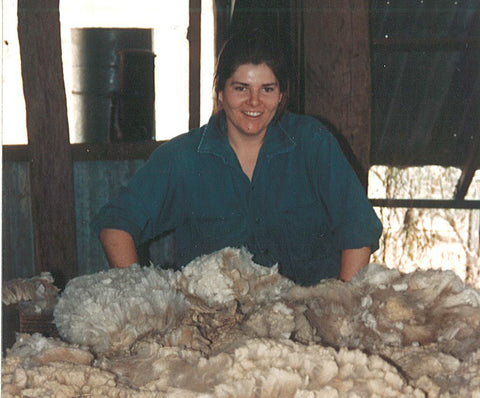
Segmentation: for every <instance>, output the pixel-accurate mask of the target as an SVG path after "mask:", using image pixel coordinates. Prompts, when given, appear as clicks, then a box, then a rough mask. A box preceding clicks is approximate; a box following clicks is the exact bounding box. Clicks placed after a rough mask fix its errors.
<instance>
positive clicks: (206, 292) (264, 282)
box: [179, 247, 293, 306]
mask: <svg viewBox="0 0 480 398" xmlns="http://www.w3.org/2000/svg"><path fill="white" fill-rule="evenodd" d="M179 284H180V286H181V287H182V288H183V290H184V291H185V293H188V294H190V295H193V296H196V297H198V298H200V299H202V300H203V301H205V302H206V303H207V304H208V305H211V306H217V305H229V304H231V303H232V302H233V301H234V300H239V301H240V302H242V301H243V299H244V298H245V297H246V298H248V299H250V300H251V299H254V300H255V301H256V302H257V303H262V302H272V301H276V300H278V299H280V298H281V297H282V296H283V295H284V294H285V292H286V291H288V289H289V288H291V287H292V286H293V283H292V282H291V281H289V280H288V279H287V278H285V277H283V276H281V275H280V274H278V267H277V266H274V267H263V266H260V265H258V264H256V263H255V262H253V261H252V254H250V253H249V252H248V251H247V250H246V249H244V248H241V249H236V248H230V247H229V248H225V249H223V250H219V251H217V252H214V253H211V254H208V255H204V256H201V257H198V258H196V259H194V260H193V261H191V262H190V263H189V264H187V265H186V266H185V267H184V268H183V269H182V274H181V276H179Z"/></svg>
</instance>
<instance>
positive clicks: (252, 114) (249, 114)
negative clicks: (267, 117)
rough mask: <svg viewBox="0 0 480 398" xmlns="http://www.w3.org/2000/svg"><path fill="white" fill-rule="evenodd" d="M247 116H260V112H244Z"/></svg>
mask: <svg viewBox="0 0 480 398" xmlns="http://www.w3.org/2000/svg"><path fill="white" fill-rule="evenodd" d="M245 114H246V115H247V116H260V115H261V114H262V113H261V112H245Z"/></svg>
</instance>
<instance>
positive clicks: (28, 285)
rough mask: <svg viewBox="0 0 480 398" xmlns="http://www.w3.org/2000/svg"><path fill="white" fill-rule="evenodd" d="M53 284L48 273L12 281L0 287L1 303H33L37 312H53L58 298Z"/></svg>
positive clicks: (56, 289) (51, 277)
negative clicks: (0, 289)
mask: <svg viewBox="0 0 480 398" xmlns="http://www.w3.org/2000/svg"><path fill="white" fill-rule="evenodd" d="M53 282H54V280H53V276H52V275H51V274H50V273H49V272H42V273H41V274H40V275H39V276H34V277H32V278H28V279H21V278H18V279H12V280H10V281H7V282H5V283H3V285H2V302H3V303H4V304H5V305H12V304H18V303H21V302H26V301H29V302H32V303H34V305H35V307H36V311H37V312H41V311H42V310H53V308H54V307H55V304H56V303H57V298H58V288H57V287H56V286H55V285H54V284H53Z"/></svg>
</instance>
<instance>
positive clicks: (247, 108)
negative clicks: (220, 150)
mask: <svg viewBox="0 0 480 398" xmlns="http://www.w3.org/2000/svg"><path fill="white" fill-rule="evenodd" d="M282 96H283V94H282V93H281V92H280V89H279V84H278V81H277V78H276V77H275V75H274V74H273V72H272V70H271V69H270V68H269V67H268V66H267V65H266V64H264V63H262V64H260V65H254V64H246V65H240V66H239V67H238V68H237V70H236V71H235V72H234V74H233V75H232V77H230V78H229V79H227V81H226V84H225V87H224V88H223V90H222V91H220V93H219V95H218V100H219V102H220V104H221V106H222V108H223V110H224V111H225V115H226V120H227V135H228V141H229V143H230V145H231V146H232V148H233V150H234V151H235V153H236V155H237V157H238V160H239V162H240V165H241V166H242V170H243V171H244V173H245V174H246V175H247V176H248V178H249V179H250V180H251V179H252V175H253V170H254V169H255V164H256V161H257V157H258V153H259V152H260V148H261V146H262V144H263V141H264V139H265V134H266V133H267V127H268V125H269V124H270V122H271V121H272V120H273V118H274V117H275V115H276V114H277V111H278V107H279V105H280V102H281V100H282Z"/></svg>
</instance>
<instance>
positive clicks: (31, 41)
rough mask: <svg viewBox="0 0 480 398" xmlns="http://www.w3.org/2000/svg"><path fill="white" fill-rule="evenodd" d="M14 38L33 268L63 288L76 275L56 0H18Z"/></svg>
mask: <svg viewBox="0 0 480 398" xmlns="http://www.w3.org/2000/svg"><path fill="white" fill-rule="evenodd" d="M18 37H19V42H20V56H21V62H22V78H23V91H24V96H25V104H26V114H27V131H28V143H29V145H28V146H29V152H30V162H31V163H30V184H31V196H32V217H33V239H34V250H35V272H36V273H40V272H43V271H49V272H51V273H52V274H53V276H54V277H55V280H56V284H57V285H58V286H60V287H63V285H64V284H65V283H66V282H67V281H68V280H69V279H71V278H72V277H74V276H76V275H77V249H76V237H75V236H76V234H75V206H74V189H73V170H72V157H71V151H70V143H69V132H68V120H67V107H66V99H65V86H64V81H63V67H62V57H61V55H62V54H61V41H60V20H59V0H18Z"/></svg>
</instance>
